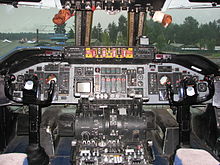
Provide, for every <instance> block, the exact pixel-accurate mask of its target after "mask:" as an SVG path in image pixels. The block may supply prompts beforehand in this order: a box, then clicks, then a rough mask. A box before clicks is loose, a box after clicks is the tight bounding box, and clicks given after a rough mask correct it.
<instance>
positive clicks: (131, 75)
mask: <svg viewBox="0 0 220 165" xmlns="http://www.w3.org/2000/svg"><path fill="white" fill-rule="evenodd" d="M29 74H35V75H37V77H38V79H39V82H40V92H39V93H40V94H39V98H40V99H41V100H44V99H45V98H46V97H47V89H48V88H49V84H50V81H51V80H54V81H55V82H56V87H55V93H54V98H53V103H54V104H63V103H65V104H77V103H78V100H79V99H80V98H88V99H89V100H94V99H97V100H108V99H110V100H125V99H126V100H127V99H134V98H146V100H149V101H148V102H147V103H146V104H168V101H167V92H166V82H171V83H172V84H173V85H174V90H175V91H174V92H175V94H176V95H177V94H178V82H179V81H180V80H181V79H182V78H184V77H185V76H193V77H194V78H195V79H197V80H198V85H197V87H198V91H199V93H200V94H202V95H203V94H204V95H205V94H206V92H207V84H206V83H205V82H203V81H202V80H203V78H204V76H203V75H201V74H198V73H197V72H194V71H192V70H190V69H187V68H185V67H182V66H180V65H177V64H172V63H149V64H129V65H125V64H119V65H114V64H108V65H107V64H68V63H65V62H63V63H58V62H51V63H48V62H47V63H39V64H37V65H33V66H31V67H29V68H26V69H24V70H21V71H19V72H16V73H15V74H14V75H15V77H16V80H15V82H14V89H15V90H14V93H13V95H14V96H15V97H21V96H22V88H23V85H24V81H25V78H26V77H27V76H28V75H29Z"/></svg>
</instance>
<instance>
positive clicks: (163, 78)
mask: <svg viewBox="0 0 220 165" xmlns="http://www.w3.org/2000/svg"><path fill="white" fill-rule="evenodd" d="M168 81H169V78H168V77H167V76H166V75H164V76H162V77H161V78H160V84H161V85H166V83H167V82H168Z"/></svg>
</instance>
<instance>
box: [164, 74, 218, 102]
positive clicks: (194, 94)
mask: <svg viewBox="0 0 220 165" xmlns="http://www.w3.org/2000/svg"><path fill="white" fill-rule="evenodd" d="M204 81H206V82H207V83H208V90H209V92H208V94H206V95H205V96H199V94H198V90H197V81H196V79H195V78H193V77H185V78H184V79H183V80H181V81H180V84H179V90H178V94H179V100H178V101H175V100H174V91H173V88H172V84H171V83H167V94H168V95H167V96H168V100H169V103H170V105H171V106H182V105H194V104H200V103H202V102H205V101H208V100H210V99H211V98H212V97H213V95H214V92H215V90H214V81H213V78H212V77H208V76H206V77H205V78H204Z"/></svg>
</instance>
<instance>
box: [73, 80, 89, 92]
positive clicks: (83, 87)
mask: <svg viewBox="0 0 220 165" xmlns="http://www.w3.org/2000/svg"><path fill="white" fill-rule="evenodd" d="M76 92H77V93H90V92H91V83H90V82H77V83H76Z"/></svg>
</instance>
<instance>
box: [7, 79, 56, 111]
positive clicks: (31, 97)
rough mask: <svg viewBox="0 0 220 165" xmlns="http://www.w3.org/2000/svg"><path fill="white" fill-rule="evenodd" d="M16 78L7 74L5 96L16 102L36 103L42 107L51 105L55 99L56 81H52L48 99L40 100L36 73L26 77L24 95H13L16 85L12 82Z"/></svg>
mask: <svg viewBox="0 0 220 165" xmlns="http://www.w3.org/2000/svg"><path fill="white" fill-rule="evenodd" d="M14 80H15V76H14V75H10V76H6V78H5V96H6V97H8V98H9V99H10V100H12V101H14V102H16V103H22V104H26V105H29V104H35V105H39V106H41V107H46V106H49V105H50V104H51V102H52V100H53V94H54V88H55V81H53V80H51V81H50V87H49V89H48V90H47V99H46V100H43V101H42V100H40V99H39V98H40V97H39V95H40V85H41V84H39V81H38V77H37V76H36V75H29V76H28V78H26V79H25V82H24V87H23V90H22V91H23V97H18V96H13V91H14V86H13V84H12V82H13V81H14Z"/></svg>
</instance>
